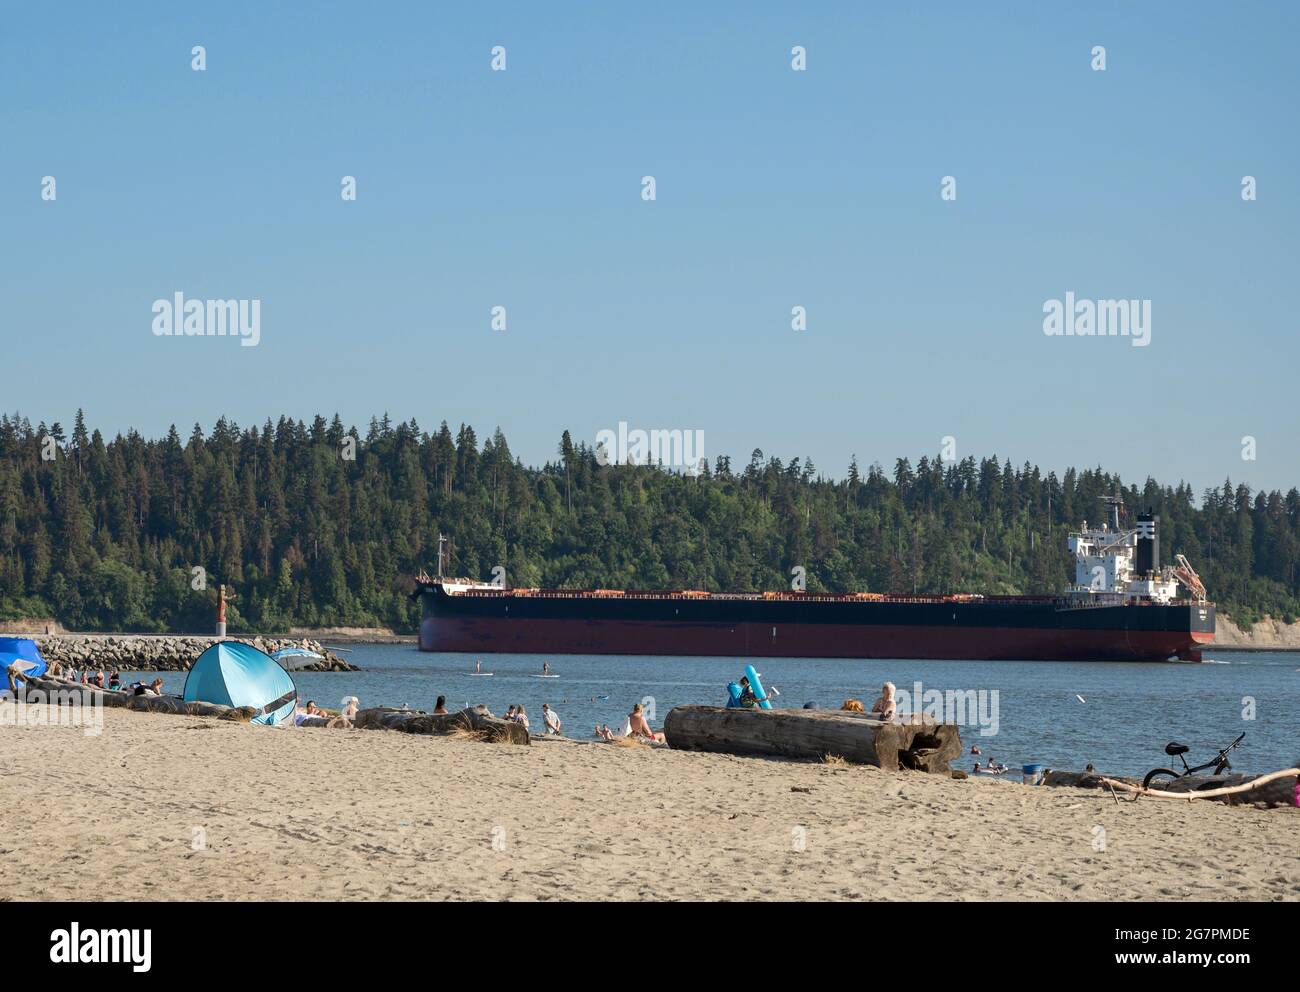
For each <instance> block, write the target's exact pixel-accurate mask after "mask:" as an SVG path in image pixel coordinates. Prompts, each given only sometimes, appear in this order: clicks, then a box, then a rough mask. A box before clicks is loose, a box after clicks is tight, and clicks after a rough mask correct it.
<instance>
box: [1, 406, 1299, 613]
mask: <svg viewBox="0 0 1300 992" xmlns="http://www.w3.org/2000/svg"><path fill="white" fill-rule="evenodd" d="M349 455H352V456H353V457H348V456H349ZM1115 492H1119V493H1121V494H1122V495H1123V497H1124V499H1125V501H1126V503H1127V504H1128V507H1129V509H1130V511H1133V510H1136V509H1138V508H1144V507H1146V506H1151V507H1154V508H1155V510H1156V511H1157V512H1158V513H1160V514H1161V515H1162V521H1163V531H1162V542H1161V543H1162V549H1163V553H1164V555H1165V556H1166V557H1171V556H1172V554H1173V553H1174V552H1175V551H1181V552H1183V553H1184V554H1186V555H1187V556H1188V557H1189V558H1190V559H1191V561H1192V563H1193V565H1195V566H1196V568H1197V569H1198V570H1199V571H1200V572H1201V575H1202V577H1203V578H1204V579H1205V582H1206V585H1207V586H1208V587H1209V590H1210V595H1211V596H1212V597H1213V598H1215V599H1217V600H1218V602H1219V603H1220V606H1221V608H1223V609H1224V610H1225V611H1226V612H1228V613H1230V614H1231V615H1233V616H1234V617H1235V618H1237V619H1239V620H1243V621H1246V622H1250V621H1253V620H1254V619H1256V618H1258V617H1259V616H1260V615H1263V614H1269V615H1272V616H1277V617H1283V618H1287V619H1291V618H1293V617H1294V616H1295V615H1296V614H1297V613H1300V570H1298V569H1297V563H1298V562H1300V493H1297V491H1296V490H1295V489H1294V488H1293V489H1291V491H1290V492H1288V493H1286V494H1285V495H1283V494H1281V493H1278V492H1271V493H1269V492H1259V493H1252V492H1251V491H1250V489H1249V488H1247V487H1246V486H1235V487H1234V486H1233V485H1232V484H1231V483H1230V482H1225V483H1224V484H1223V486H1222V488H1220V489H1212V490H1207V491H1206V492H1205V493H1204V494H1202V497H1201V500H1200V506H1199V507H1198V506H1197V505H1196V501H1195V499H1194V494H1193V493H1192V491H1191V488H1190V487H1189V486H1187V485H1184V484H1179V485H1177V486H1174V487H1170V486H1166V485H1160V484H1158V483H1156V482H1154V481H1152V480H1149V479H1148V480H1147V481H1146V482H1145V483H1144V484H1143V485H1141V486H1135V485H1125V484H1124V483H1123V482H1122V481H1121V480H1120V479H1119V478H1118V477H1116V476H1114V475H1111V474H1108V473H1106V472H1104V471H1102V470H1101V469H1095V470H1082V471H1076V470H1074V469H1071V470H1069V471H1067V472H1065V474H1064V475H1063V476H1061V477H1060V478H1058V477H1057V476H1056V475H1055V474H1054V473H1047V474H1046V475H1044V474H1043V473H1042V472H1040V471H1039V470H1038V469H1037V468H1035V467H1033V466H1030V465H1024V466H1022V467H1020V468H1014V467H1013V466H1012V465H1011V464H1010V463H1009V462H1006V463H1000V462H999V461H998V459H997V458H996V457H990V458H985V459H982V460H979V461H976V460H975V459H974V458H967V459H965V460H964V461H961V462H958V463H956V464H948V465H945V464H941V463H940V461H939V460H938V459H937V458H934V457H929V456H923V457H921V458H920V459H919V460H918V461H917V462H916V464H915V465H913V464H912V463H911V462H910V461H909V460H908V459H899V460H898V461H897V462H896V463H895V464H894V465H892V466H889V467H888V468H882V467H880V466H876V465H873V466H870V467H867V468H865V469H861V468H859V467H858V466H857V464H856V463H854V464H851V465H849V466H848V470H847V472H846V473H845V474H844V477H843V478H840V479H838V480H832V479H829V478H826V477H824V476H823V475H821V474H820V473H819V472H818V470H817V469H816V468H814V466H813V465H812V463H811V462H810V461H808V460H806V459H804V460H801V459H799V458H793V459H791V460H790V461H788V462H783V461H782V460H781V459H779V458H776V457H768V456H767V455H765V454H764V453H763V452H761V451H757V450H756V451H754V452H753V454H752V455H751V457H750V458H749V460H748V461H747V462H745V463H744V464H739V463H737V464H733V463H732V460H731V459H730V458H728V457H726V456H723V457H719V458H717V459H716V461H715V462H714V464H712V465H709V466H708V468H707V471H706V472H704V473H702V474H700V475H699V476H697V477H694V478H691V477H686V476H683V475H679V474H675V473H672V472H668V471H666V470H663V469H661V468H658V467H652V466H644V465H642V466H630V465H617V466H606V465H601V464H599V463H598V460H597V458H596V454H595V451H594V450H593V449H592V448H591V447H589V446H587V445H585V444H577V445H575V444H574V443H573V442H572V441H571V440H570V438H569V435H568V433H567V432H565V434H564V436H563V438H562V439H561V440H560V442H559V445H558V446H557V451H556V455H555V459H554V460H553V461H552V462H550V463H548V464H546V465H544V466H542V467H540V468H529V467H526V466H524V465H523V464H521V463H520V461H519V460H518V459H516V458H515V457H514V456H513V455H512V454H511V452H510V448H509V445H508V444H507V443H506V439H505V437H504V436H503V435H502V433H501V431H500V430H498V431H496V432H495V433H494V434H493V435H492V437H491V438H488V439H485V440H484V441H483V442H482V443H480V442H479V440H478V437H477V435H476V434H475V432H474V430H473V429H472V428H470V427H466V426H462V427H461V428H460V429H459V430H458V431H457V432H456V433H455V434H454V435H453V433H452V432H451V431H450V430H449V428H448V427H447V424H446V423H445V422H444V423H443V424H442V426H441V427H440V428H439V429H438V430H437V431H435V432H434V433H432V434H428V433H425V432H424V431H422V430H421V429H420V428H419V427H418V426H417V424H416V423H415V422H414V421H411V422H410V423H403V424H396V425H394V424H392V423H390V421H389V419H388V418H387V416H385V417H384V418H383V419H382V420H372V422H371V424H370V427H369V429H368V431H367V432H366V433H365V435H364V436H362V435H361V434H359V433H358V432H357V431H356V429H355V428H345V427H344V426H343V424H342V423H341V422H340V420H339V418H338V417H337V416H335V417H334V418H333V420H330V421H327V420H326V419H324V418H323V417H316V418H315V420H314V421H313V422H312V423H311V424H310V425H308V424H304V423H302V422H300V421H299V422H295V421H292V420H288V419H281V420H280V421H279V422H278V423H275V424H272V423H271V422H269V421H268V422H267V423H266V424H265V426H263V427H262V428H255V427H254V428H247V429H242V428H239V427H238V426H236V425H235V424H233V423H230V422H228V421H226V420H224V419H223V420H221V421H218V423H217V424H216V425H215V426H214V427H213V429H212V430H211V431H210V432H209V433H207V434H206V435H205V434H204V433H203V431H202V430H201V429H200V427H199V426H198V425H195V427H194V429H193V431H192V432H191V433H190V435H189V437H188V438H182V437H181V436H180V435H179V434H178V433H177V432H176V430H175V428H173V429H172V430H171V431H170V432H169V433H168V435H167V436H166V437H165V438H162V439H159V440H147V439H145V438H143V437H141V436H140V435H139V434H136V433H135V432H131V433H129V434H128V435H126V436H125V437H121V436H119V437H116V438H114V439H113V440H112V441H108V442H106V441H105V440H104V438H103V437H102V436H101V435H100V433H99V432H98V431H94V432H90V431H88V429H87V427H86V425H85V423H84V419H83V417H82V415H81V414H80V413H78V415H77V419H76V424H75V426H74V428H73V430H72V431H71V433H70V434H68V433H66V432H65V430H64V428H63V427H61V426H60V425H59V424H51V425H49V426H48V427H47V426H46V425H45V424H40V425H38V426H36V427H33V426H32V425H31V424H30V423H29V422H28V421H27V420H26V419H24V418H22V417H21V416H13V417H10V416H4V417H0V619H13V618H16V617H24V616H33V617H43V616H53V617H55V618H57V619H58V620H59V621H60V622H61V623H63V624H64V625H65V626H67V627H70V628H73V629H82V630H139V631H151V630H207V629H208V628H209V627H210V626H211V623H212V611H213V601H214V592H213V590H214V589H215V587H216V584H218V583H221V582H225V583H227V584H230V585H233V586H234V588H235V590H236V591H237V594H238V599H237V600H236V602H235V604H234V607H233V609H232V611H231V615H230V621H231V629H232V630H258V631H262V632H266V633H273V632H278V631H282V630H284V629H285V628H287V627H288V626H290V625H299V624H301V625H307V626H321V625H356V626H374V625H383V626H392V627H396V628H399V629H403V630H412V629H414V627H415V625H416V623H417V618H418V608H417V606H416V604H415V603H413V602H412V601H411V600H410V599H409V598H408V596H407V592H408V590H409V589H410V581H409V580H410V576H411V575H412V574H414V573H416V572H419V571H421V570H423V569H428V570H430V571H432V570H433V569H434V568H435V567H436V561H437V547H438V534H439V533H440V532H441V533H443V534H446V535H448V537H449V538H450V540H451V548H450V556H451V561H450V563H449V567H448V569H447V571H448V572H449V573H450V574H456V575H464V576H471V577H475V578H480V579H484V580H487V579H490V578H491V577H492V570H493V568H494V566H497V565H501V566H504V568H505V573H506V578H507V580H508V582H509V584H511V585H515V586H535V585H542V586H568V587H581V586H602V587H619V588H643V589H646V588H649V589H657V588H697V589H710V590H760V589H786V588H789V585H790V578H791V570H792V569H793V568H795V567H796V566H799V567H802V568H804V569H806V574H807V584H808V588H809V589H813V590H817V589H826V590H833V591H843V590H877V591H896V592H909V593H910V592H985V593H1016V592H1031V591H1047V590H1059V589H1061V588H1062V587H1064V586H1065V585H1066V584H1067V583H1068V582H1069V581H1070V580H1071V578H1072V566H1071V563H1070V558H1069V554H1068V552H1067V549H1066V546H1065V537H1066V534H1067V532H1068V531H1069V530H1070V529H1071V528H1074V527H1077V526H1078V525H1079V524H1080V523H1081V522H1082V521H1083V520H1084V519H1085V518H1086V519H1089V520H1101V519H1104V510H1103V506H1102V504H1101V502H1100V500H1099V497H1101V496H1102V495H1103V494H1110V493H1115ZM199 568H201V569H202V570H203V572H202V573H199V572H196V571H195V570H196V569H199ZM200 578H203V579H205V580H206V582H200V581H199V579H200ZM196 585H203V586H206V588H198V589H196V588H194V587H195V586H196Z"/></svg>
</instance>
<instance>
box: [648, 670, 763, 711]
mask: <svg viewBox="0 0 1300 992" xmlns="http://www.w3.org/2000/svg"><path fill="white" fill-rule="evenodd" d="M639 705H640V704H638V706H639ZM736 705H737V706H739V707H741V708H743V709H747V710H752V709H757V708H758V696H756V695H755V694H754V687H753V686H752V685H750V684H749V676H748V675H742V676H741V677H740V698H739V699H738V700H736Z"/></svg>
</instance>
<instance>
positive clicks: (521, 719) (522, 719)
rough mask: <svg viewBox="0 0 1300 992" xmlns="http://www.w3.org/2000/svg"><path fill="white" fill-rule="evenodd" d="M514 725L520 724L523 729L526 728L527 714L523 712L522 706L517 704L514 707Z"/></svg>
mask: <svg viewBox="0 0 1300 992" xmlns="http://www.w3.org/2000/svg"><path fill="white" fill-rule="evenodd" d="M515 723H522V724H523V725H524V729H525V730H527V729H529V728H528V714H527V713H525V712H524V704H523V703H519V704H517V705H516V706H515Z"/></svg>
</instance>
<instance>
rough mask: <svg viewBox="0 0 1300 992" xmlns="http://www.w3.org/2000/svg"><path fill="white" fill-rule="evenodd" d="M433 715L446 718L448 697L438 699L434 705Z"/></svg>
mask: <svg viewBox="0 0 1300 992" xmlns="http://www.w3.org/2000/svg"><path fill="white" fill-rule="evenodd" d="M433 715H434V716H446V715H447V697H446V696H439V697H438V701H437V702H436V703H434V704H433Z"/></svg>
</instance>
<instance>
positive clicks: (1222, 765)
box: [1142, 730, 1246, 789]
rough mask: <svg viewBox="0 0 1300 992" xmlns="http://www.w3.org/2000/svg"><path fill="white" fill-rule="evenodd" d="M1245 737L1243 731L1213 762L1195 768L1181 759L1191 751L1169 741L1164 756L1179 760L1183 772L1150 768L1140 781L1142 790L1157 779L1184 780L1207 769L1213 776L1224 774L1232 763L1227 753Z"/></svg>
mask: <svg viewBox="0 0 1300 992" xmlns="http://www.w3.org/2000/svg"><path fill="white" fill-rule="evenodd" d="M1245 736H1246V732H1245V731H1244V730H1243V731H1242V733H1241V737H1238V738H1237V739H1236V740H1235V741H1233V742H1232V743H1231V744H1229V745H1228V746H1227V747H1225V748H1223V750H1221V751H1220V752H1219V753H1218V755H1217V756H1216V757H1215V758H1214V759H1213V760H1211V761H1207V762H1206V763H1205V764H1203V765H1197V766H1196V767H1195V768H1192V767H1190V766H1189V765H1188V764H1187V759H1186V758H1184V757H1183V755H1185V754H1186V753H1187V752H1188V751H1189V750H1191V749H1190V748H1189V747H1188V746H1187V745H1186V744H1179V743H1178V742H1177V741H1170V742H1169V743H1168V744H1166V745H1165V754H1167V755H1169V756H1170V757H1171V758H1178V759H1180V760H1181V761H1182V763H1183V771H1181V772H1177V771H1174V770H1173V769H1172V768H1152V769H1151V770H1150V771H1149V772H1147V773H1146V777H1145V778H1143V779H1142V788H1144V789H1149V788H1151V783H1152V782H1154V781H1156V780H1157V779H1164V778H1168V779H1176V778H1186V777H1187V776H1189V775H1195V774H1196V773H1197V772H1203V771H1205V769H1207V768H1213V769H1214V774H1215V775H1222V774H1223V773H1224V772H1226V771H1228V770H1229V769H1231V768H1232V763H1231V762H1230V761H1228V752H1229V751H1231V750H1233V749H1234V748H1236V747H1239V746H1240V745H1241V742H1242V740H1243V739H1244V738H1245Z"/></svg>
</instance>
